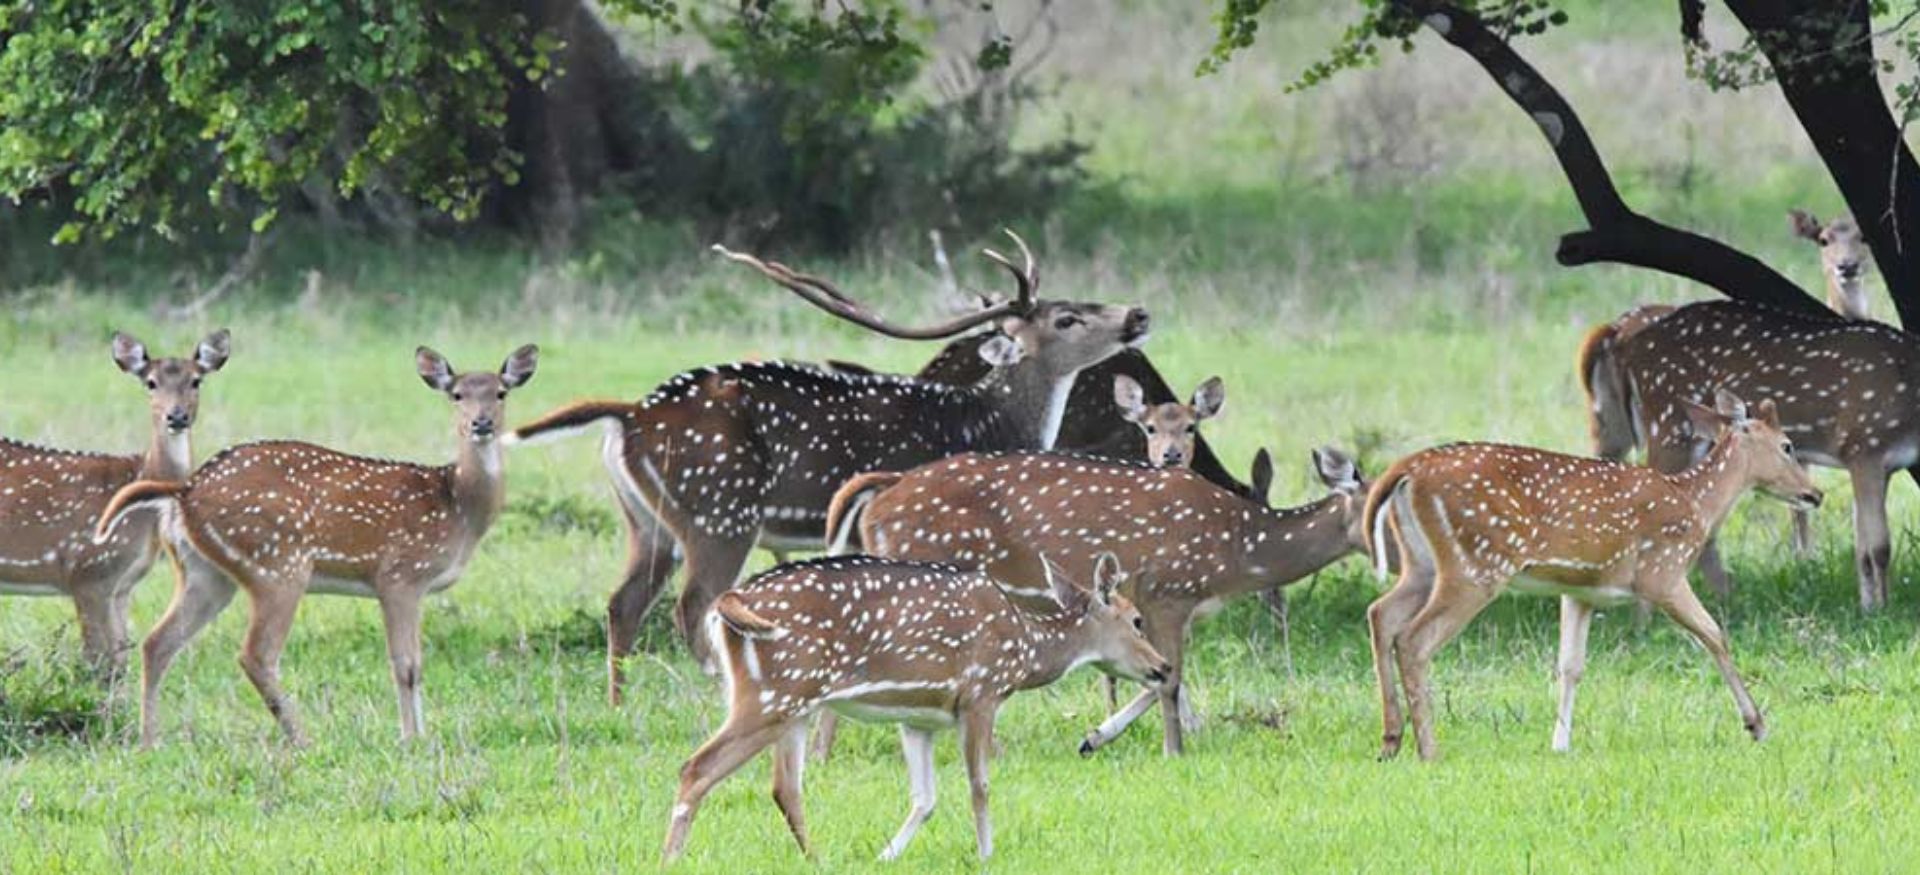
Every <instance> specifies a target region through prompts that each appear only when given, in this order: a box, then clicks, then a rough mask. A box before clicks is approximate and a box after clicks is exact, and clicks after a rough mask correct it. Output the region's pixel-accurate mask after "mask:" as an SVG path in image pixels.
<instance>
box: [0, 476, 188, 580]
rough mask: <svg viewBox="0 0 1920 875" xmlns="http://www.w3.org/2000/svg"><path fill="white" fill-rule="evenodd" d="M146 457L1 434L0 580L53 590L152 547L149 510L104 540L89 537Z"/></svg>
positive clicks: (151, 525)
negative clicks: (52, 444)
mask: <svg viewBox="0 0 1920 875" xmlns="http://www.w3.org/2000/svg"><path fill="white" fill-rule="evenodd" d="M141 462H142V460H141V458H140V457H139V456H117V455H105V454H97V453H82V452H73V451H67V450H55V449H49V448H47V447H40V446H35V445H33V444H27V443H22V442H19V441H13V440H6V439H0V586H3V585H7V584H12V585H14V586H15V587H18V588H22V589H33V590H34V591H41V590H43V589H44V590H45V591H49V592H50V591H53V590H54V589H57V588H60V587H61V586H62V585H63V584H64V583H65V582H66V580H67V579H68V578H69V577H70V576H72V573H73V572H75V571H81V572H88V571H105V570H108V568H109V567H110V566H117V565H119V564H120V563H122V562H123V561H126V560H127V559H128V558H129V557H128V554H129V553H130V552H133V551H139V550H144V549H150V547H151V541H152V538H153V520H154V516H153V514H151V513H144V512H143V513H142V514H141V517H142V519H139V520H129V521H127V524H126V525H124V526H122V527H121V528H120V529H119V530H118V531H116V532H115V533H114V535H113V537H112V538H110V539H109V540H108V541H107V542H105V543H103V544H96V543H94V541H93V538H92V536H91V531H92V529H91V526H90V521H92V520H95V519H98V518H99V516H100V513H101V511H102V510H104V509H105V508H106V506H107V501H108V500H109V499H111V498H112V497H113V494H114V493H115V492H117V491H119V489H120V487H122V486H125V485H127V484H128V483H131V482H133V480H134V479H135V477H136V475H138V474H139V471H140V465H141Z"/></svg>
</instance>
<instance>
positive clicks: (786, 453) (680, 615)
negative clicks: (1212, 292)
mask: <svg viewBox="0 0 1920 875" xmlns="http://www.w3.org/2000/svg"><path fill="white" fill-rule="evenodd" d="M1014 240H1015V242H1016V243H1019V245H1020V249H1021V252H1022V254H1023V256H1024V258H1025V266H1024V267H1015V266H1014V264H1013V262H1011V261H1009V260H1008V259H1006V258H1005V257H1004V256H1001V255H1000V254H999V253H996V252H993V251H992V250H988V251H987V253H986V254H987V257H988V258H989V259H991V260H992V261H994V262H995V263H997V264H1000V265H1001V266H1002V267H1005V268H1006V269H1007V270H1008V271H1009V272H1011V273H1012V274H1013V278H1014V282H1015V284H1016V286H1017V287H1018V297H1017V299H1016V300H1014V301H1012V302H1008V303H1004V304H1000V305H998V306H995V307H991V308H988V309H986V310H982V311H979V312H977V313H972V314H969V315H967V316H963V317H960V318H957V319H954V320H953V321H950V322H948V323H946V324H942V325H935V326H931V327H927V328H905V327H899V326H895V325H893V324H890V323H888V322H886V321H885V320H883V319H881V318H880V317H879V316H877V315H874V314H873V313H870V312H868V311H867V310H866V309H865V308H863V307H861V306H860V305H859V304H858V303H856V302H855V301H853V300H852V299H850V298H848V297H847V296H846V295H844V294H842V293H841V292H840V291H839V290H838V289H836V288H834V287H833V285H832V284H830V283H828V282H827V281H826V280H823V279H820V278H817V277H811V276H807V275H805V274H801V273H798V272H795V271H793V270H791V269H789V268H787V267H786V266H784V265H781V264H777V263H772V262H764V261H761V260H760V259H757V258H754V257H752V256H749V255H742V254H738V253H732V252H726V251H725V250H721V252H722V253H723V254H724V255H726V257H728V258H730V259H732V260H734V261H737V262H740V263H742V264H745V265H748V266H749V267H752V268H753V269H755V270H757V271H759V272H760V273H761V274H763V275H765V276H766V277H767V278H769V279H771V280H773V281H774V282H775V283H777V284H779V285H780V286H782V287H784V288H786V289H787V290H789V291H791V292H793V293H795V294H797V295H799V296H800V297H801V298H803V299H805V300H807V301H808V302H809V303H812V304H814V305H816V306H818V307H821V308H822V309H825V310H827V311H828V312H830V313H833V314H834V315H836V316H839V317H840V318H842V319H846V320H847V321H849V322H853V323H855V324H858V325H861V326H864V327H866V328H869V329H872V330H874V331H877V332H880V333H882V334H886V335H889V336H892V337H899V338H905V339H937V338H943V337H950V336H952V335H955V334H958V333H960V332H963V331H966V330H967V329H969V328H972V327H974V326H976V325H984V324H988V323H991V324H993V325H994V326H995V327H996V328H997V329H998V332H997V333H996V334H994V335H993V336H992V337H991V338H989V339H987V340H985V341H983V342H982V343H981V344H980V346H979V347H978V354H979V355H980V356H981V357H982V358H983V359H984V360H985V361H986V362H988V363H989V364H991V365H992V369H991V370H990V371H989V372H988V374H987V375H986V376H985V377H983V378H982V379H981V380H979V381H978V382H976V383H973V384H972V385H968V386H960V387H955V386H948V385H944V384H940V383H932V382H928V381H925V380H918V379H914V378H910V377H896V376H880V375H857V374H849V373H843V372H834V371H828V370H822V369H820V368H817V367H812V366H808V365H801V364H789V363H782V362H766V363H751V364H744V363H743V364H731V365H720V366H716V367H709V368H701V369H698V370H693V371H687V372H685V373H682V374H680V375H679V376H676V377H674V378H673V379H671V380H668V381H667V382H666V383H665V384H663V385H661V386H660V387H659V388H658V389H655V390H654V391H653V393H652V394H650V395H648V396H647V397H646V398H645V399H643V400H642V401H640V402H639V403H638V404H632V403H626V402H594V401H589V402H582V403H577V404H573V405H571V406H568V407H565V408H562V409H560V410H557V411H555V412H553V413H550V414H548V415H547V416H546V417H544V418H542V419H540V420H538V421H536V422H534V423H532V424H529V425H525V426H522V427H520V428H519V429H518V430H517V431H515V432H514V434H513V435H512V439H513V440H515V441H525V440H531V439H535V438H543V437H555V436H560V435H565V434H570V433H577V432H579V431H582V430H584V429H586V428H589V427H591V426H594V425H596V424H604V425H606V426H608V427H609V431H608V434H607V438H606V443H605V444H604V451H603V459H604V461H605V463H606V465H607V469H608V472H609V473H610V474H612V476H613V481H614V486H615V490H614V491H615V494H616V495H617V496H618V497H619V500H620V505H621V508H622V509H623V510H624V512H625V516H626V518H627V524H628V543H629V546H630V548H631V549H630V553H629V560H628V565H627V573H626V577H625V580H624V582H622V584H621V585H620V587H619V589H618V590H617V591H616V592H615V593H614V595H613V598H612V599H611V601H610V602H609V603H608V605H607V661H608V695H609V698H610V699H611V700H612V701H613V702H614V703H616V704H617V703H618V702H619V701H620V695H621V686H622V677H621V672H620V661H621V660H622V659H623V658H625V657H626V656H627V654H628V653H629V652H631V651H632V649H633V644H634V638H635V635H636V632H637V630H638V628H639V623H640V617H641V615H642V614H644V613H645V612H646V610H647V609H648V608H649V607H650V606H651V605H652V604H653V602H654V600H655V599H656V598H657V597H658V596H659V594H660V592H661V590H662V589H663V587H664V585H665V583H666V580H667V577H668V576H669V575H670V574H671V573H672V571H673V566H674V564H675V561H676V559H678V558H679V557H684V558H685V560H686V563H687V576H686V578H687V579H686V583H685V585H684V586H683V588H682V592H681V594H680V599H679V602H678V603H677V604H676V605H675V609H674V622H675V625H676V627H677V628H678V630H679V631H680V633H681V635H682V637H684V638H686V639H687V641H688V644H689V646H691V647H692V649H693V651H694V655H695V657H696V658H698V659H700V661H701V662H703V663H706V662H709V661H710V654H708V653H707V652H706V644H707V642H706V641H705V639H704V638H703V637H702V636H700V635H698V634H697V633H698V631H699V628H700V618H701V617H703V616H705V615H706V611H707V607H708V605H710V604H712V602H713V600H714V599H715V598H717V597H718V596H719V595H720V593H722V592H725V591H726V590H727V589H728V588H730V587H732V586H733V584H734V582H735V579H736V578H737V577H738V576H739V573H740V568H741V566H742V564H743V563H744V562H745V561H746V558H747V554H748V553H749V552H750V551H751V550H752V549H753V547H754V545H755V544H756V543H757V544H760V545H763V546H780V547H793V548H801V549H819V548H820V547H822V546H823V543H822V542H823V538H824V532H825V521H826V512H827V503H828V501H829V500H830V499H831V498H832V497H833V491H834V489H835V488H837V487H838V486H839V485H840V484H841V483H843V482H845V481H846V479H847V478H848V477H851V476H853V475H855V474H859V473H862V472H865V471H872V470H898V469H903V468H910V467H912V466H914V465H918V464H921V463H923V462H928V461H932V460H934V459H938V458H943V457H945V456H949V455H952V454H954V453H959V452H965V451H968V450H999V449H1020V448H1045V447H1049V446H1052V444H1053V439H1054V435H1055V434H1056V433H1058V431H1059V429H1060V420H1061V414H1062V410H1063V408H1064V406H1065V402H1066V400H1067V393H1068V390H1069V389H1070V388H1071V387H1072V385H1073V379H1074V375H1075V374H1077V373H1079V371H1080V370H1081V369H1082V368H1085V367H1086V366H1088V365H1090V364H1093V363H1095V362H1098V361H1100V360H1102V359H1105V358H1106V357H1108V356H1110V355H1113V354H1114V353H1116V352H1118V351H1120V350H1122V349H1126V348H1128V347H1130V346H1134V345H1138V344H1140V343H1142V342H1144V341H1145V340H1146V337H1147V312H1146V311H1145V310H1142V309H1140V308H1138V307H1120V306H1113V305H1108V304H1087V303H1072V302H1064V301H1044V300H1039V299H1037V298H1036V297H1035V292H1036V290H1037V287H1038V285H1039V281H1040V279H1039V270H1038V268H1036V267H1035V266H1034V263H1033V255H1032V253H1031V252H1029V251H1028V250H1027V248H1026V244H1025V243H1024V242H1021V241H1020V239H1019V237H1017V236H1015V237H1014ZM676 545H677V548H678V556H676V551H675V548H676Z"/></svg>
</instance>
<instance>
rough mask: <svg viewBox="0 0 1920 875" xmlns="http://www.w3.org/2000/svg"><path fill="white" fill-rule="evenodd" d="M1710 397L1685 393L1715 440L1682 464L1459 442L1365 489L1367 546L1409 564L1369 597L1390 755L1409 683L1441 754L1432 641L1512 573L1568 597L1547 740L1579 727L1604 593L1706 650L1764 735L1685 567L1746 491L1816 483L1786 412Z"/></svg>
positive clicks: (1559, 743) (1378, 562)
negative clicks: (1651, 611)
mask: <svg viewBox="0 0 1920 875" xmlns="http://www.w3.org/2000/svg"><path fill="white" fill-rule="evenodd" d="M1717 394H1718V397H1717V401H1716V406H1715V407H1714V408H1707V407H1702V406H1700V405H1697V404H1693V403H1692V402H1682V406H1683V407H1684V408H1685V410H1686V412H1687V415H1688V416H1689V417H1691V418H1692V420H1693V421H1694V423H1695V426H1694V427H1695V428H1696V429H1697V430H1699V431H1700V432H1701V433H1704V434H1709V435H1713V436H1714V437H1713V438H1712V441H1713V447H1712V449H1711V450H1709V451H1708V452H1707V454H1706V456H1705V457H1703V458H1702V459H1701V460H1700V461H1699V462H1697V463H1696V464H1694V465H1692V466H1691V467H1688V468H1687V469H1685V470H1683V471H1681V472H1679V473H1677V474H1667V473H1662V472H1660V471H1655V470H1652V469H1649V468H1644V467H1640V466H1637V465H1627V464H1623V463H1620V462H1613V461H1608V460H1604V459H1589V458H1584V457H1579V456H1566V455H1561V454H1559V453H1551V452H1547V451H1545V450H1536V449H1531V448H1528V447H1515V446H1505V445H1500V444H1476V443H1468V444H1453V445H1450V446H1444V447H1439V448H1436V449H1431V450H1425V451H1422V452H1419V453H1415V454H1414V455H1412V456H1408V457H1407V458H1405V459H1402V460H1400V461H1399V462H1396V463H1394V465H1393V466H1391V467H1389V468H1388V469H1387V471H1386V473H1384V474H1382V475H1381V476H1380V479H1379V480H1377V481H1375V483H1374V485H1373V488H1372V490H1371V491H1370V492H1369V493H1368V495H1367V500H1366V510H1365V515H1364V517H1363V519H1364V522H1365V526H1364V528H1365V530H1366V532H1367V534H1368V537H1369V547H1368V550H1369V555H1371V556H1372V557H1373V560H1374V565H1375V567H1376V569H1377V570H1378V572H1379V574H1380V576H1381V577H1382V578H1385V577H1386V575H1387V568H1386V563H1387V560H1388V557H1389V553H1390V552H1394V551H1397V554H1398V557H1399V560H1400V578H1399V581H1398V582H1397V583H1395V584H1394V586H1393V588H1392V589H1391V590H1390V591H1388V592H1387V593H1386V594H1385V595H1383V596H1381V597H1380V598H1379V599H1377V600H1375V601H1374V603H1373V604H1372V605H1371V606H1369V607H1368V608H1367V623H1368V626H1369V629H1370V630H1371V633H1372V642H1373V664H1374V672H1375V674H1376V676H1377V677H1378V680H1379V683H1380V705H1381V723H1382V733H1381V737H1382V744H1381V749H1380V756H1381V758H1382V759H1386V758H1390V757H1393V756H1394V755H1396V754H1398V753H1399V752H1400V745H1401V738H1402V731H1403V726H1404V724H1403V720H1402V714H1401V709H1400V695H1401V692H1399V691H1396V690H1395V688H1394V687H1395V669H1396V668H1397V669H1398V674H1399V684H1400V687H1401V688H1402V691H1403V692H1404V693H1405V697H1406V705H1407V711H1408V712H1409V713H1410V714H1411V715H1412V720H1413V732H1414V739H1415V741H1416V743H1417V745H1418V748H1419V752H1420V758H1421V759H1432V758H1433V757H1434V755H1435V753H1436V749H1435V746H1434V739H1433V704H1432V691H1431V689H1430V686H1429V682H1428V678H1427V675H1428V669H1429V666H1430V665H1431V664H1432V660H1433V655H1434V653H1436V652H1437V651H1438V650H1439V649H1440V648H1441V647H1442V646H1444V645H1445V644H1446V643H1447V642H1448V641H1450V640H1452V639H1453V637H1454V636H1455V635H1456V634H1458V633H1459V632H1460V630H1461V629H1462V628H1465V626H1466V624H1467V623H1468V622H1470V621H1471V620H1472V619H1473V618H1474V616H1475V615H1477V614H1479V613H1480V611H1481V609H1483V608H1485V607H1486V606H1487V605H1488V604H1489V603H1491V602H1492V601H1493V600H1494V599H1495V598H1497V597H1498V596H1499V595H1500V594H1501V593H1502V592H1504V591H1506V590H1507V589H1508V588H1509V587H1511V588H1512V589H1514V590H1515V591H1518V592H1522V593H1529V594H1537V595H1549V596H1559V597H1560V657H1559V662H1558V672H1557V673H1558V675H1559V682H1560V708H1559V714H1558V717H1557V719H1556V720H1555V722H1554V729H1553V749H1554V750H1557V751H1564V750H1567V749H1568V748H1569V747H1570V746H1571V745H1572V739H1573V699H1574V691H1575V688H1576V687H1577V686H1578V684H1579V683H1580V676H1581V675H1582V674H1583V673H1584V672H1585V668H1586V653H1587V628H1588V625H1589V624H1590V623H1591V622H1592V620H1593V612H1594V610H1595V609H1596V608H1598V607H1605V606H1609V605H1620V604H1627V603H1631V602H1634V601H1636V600H1644V601H1646V602H1649V603H1651V604H1653V605H1654V606H1656V607H1658V608H1660V609H1661V610H1663V611H1665V612H1666V614H1667V616H1669V617H1672V618H1673V620H1674V621H1675V622H1677V623H1679V624H1680V625H1681V626H1682V627H1683V628H1685V629H1686V630H1687V631H1688V632H1690V633H1692V635H1693V636H1694V638H1695V639H1697V640H1698V641H1699V642H1700V644H1701V646H1703V647H1705V648H1706V650H1707V653H1708V654H1709V655H1711V656H1712V657H1713V660H1714V663H1715V664H1716V665H1717V666H1718V667H1719V669H1720V674H1721V676H1722V677H1723V678H1725V679H1726V683H1727V686H1728V687H1729V688H1731V689H1732V691H1733V698H1734V702H1735V703H1736V704H1737V705H1738V706H1739V709H1740V716H1741V719H1742V720H1744V721H1745V723H1746V727H1747V731H1748V732H1749V733H1751V734H1752V735H1753V737H1754V739H1755V740H1758V739H1760V738H1762V737H1763V736H1764V735H1765V734H1766V726H1765V724H1764V723H1763V722H1762V721H1761V717H1760V711H1759V710H1758V709H1757V708H1755V707H1754V704H1753V699H1752V697H1750V696H1748V695H1747V689H1746V685H1745V684H1744V683H1743V682H1742V681H1741V679H1740V674H1739V672H1738V671H1737V670H1736V669H1735V668H1734V665H1733V658H1732V656H1731V655H1729V652H1728V647H1727V636H1726V633H1725V632H1723V631H1722V630H1721V628H1720V626H1719V624H1718V623H1716V622H1714V619H1713V617H1712V615H1710V614H1708V613H1707V609H1706V608H1705V607H1704V606H1702V605H1701V604H1700V599H1699V598H1698V597H1697V596H1695V595H1694V592H1693V589H1692V587H1691V586H1689V585H1688V584H1687V569H1688V568H1689V567H1690V566H1692V564H1693V561H1694V557H1695V556H1696V555H1697V554H1698V553H1699V552H1700V548H1701V547H1702V546H1704V545H1705V544H1706V542H1707V538H1708V536H1709V535H1711V534H1712V533H1713V530H1714V528H1715V527H1716V526H1718V525H1719V524H1720V521H1721V520H1722V519H1725V518H1726V515H1727V513H1728V512H1729V511H1731V510H1732V509H1733V504H1734V502H1735V501H1736V500H1738V499H1739V498H1740V497H1741V496H1742V495H1744V494H1745V493H1746V492H1747V491H1748V490H1749V489H1753V488H1755V487H1758V488H1759V489H1760V490H1761V491H1762V492H1764V493H1766V494H1768V495H1772V496H1774V497H1777V498H1780V499H1782V500H1785V501H1788V502H1790V503H1793V504H1796V505H1800V506H1802V507H1813V506H1817V505H1818V504H1819V503H1820V490H1818V489H1816V488H1815V487H1814V485H1813V481H1812V480H1811V479H1810V478H1808V476H1807V472H1806V469H1805V468H1802V467H1801V466H1800V463H1799V462H1797V461H1795V460H1794V457H1793V451H1794V447H1793V443H1792V442H1791V441H1789V440H1788V439H1787V437H1786V435H1785V434H1784V433H1783V432H1782V431H1781V426H1780V418H1779V415H1778V411H1777V410H1776V409H1775V406H1774V404H1773V403H1772V402H1771V401H1761V402H1760V403H1759V404H1757V405H1756V406H1755V407H1754V409H1753V411H1752V413H1751V414H1749V411H1748V408H1747V406H1746V404H1745V403H1743V402H1742V401H1740V399H1739V398H1738V397H1736V396H1734V395H1733V394H1731V393H1729V392H1726V391H1724V390H1723V391H1721V392H1719V393H1717Z"/></svg>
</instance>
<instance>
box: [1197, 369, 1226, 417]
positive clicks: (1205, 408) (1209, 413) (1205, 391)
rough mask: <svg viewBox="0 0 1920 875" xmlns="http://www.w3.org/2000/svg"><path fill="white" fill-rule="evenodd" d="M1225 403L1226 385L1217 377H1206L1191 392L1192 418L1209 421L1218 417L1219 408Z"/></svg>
mask: <svg viewBox="0 0 1920 875" xmlns="http://www.w3.org/2000/svg"><path fill="white" fill-rule="evenodd" d="M1226 403H1227V384H1226V383H1224V382H1222V381H1221V380H1220V378H1219V377H1208V378H1207V381H1206V382H1204V383H1201V384H1200V388H1198V389H1195V390H1193V416H1194V418H1195V419H1210V418H1212V417H1215V416H1219V415H1220V407H1221V406H1222V405H1224V404H1226Z"/></svg>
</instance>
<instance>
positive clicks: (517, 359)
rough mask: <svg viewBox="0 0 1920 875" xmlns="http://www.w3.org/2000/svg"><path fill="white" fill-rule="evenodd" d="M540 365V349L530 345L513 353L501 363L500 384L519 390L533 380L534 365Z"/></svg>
mask: <svg viewBox="0 0 1920 875" xmlns="http://www.w3.org/2000/svg"><path fill="white" fill-rule="evenodd" d="M539 363H540V347H537V346H534V345H533V344H531V343H529V344H527V345H526V346H523V347H520V348H519V349H516V350H514V351H513V355H510V356H507V360H506V361H504V362H501V363H500V382H502V383H505V384H507V388H509V389H518V388H520V387H521V386H524V385H526V384H527V381H528V380H531V379H533V368H534V365H537V364H539Z"/></svg>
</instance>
